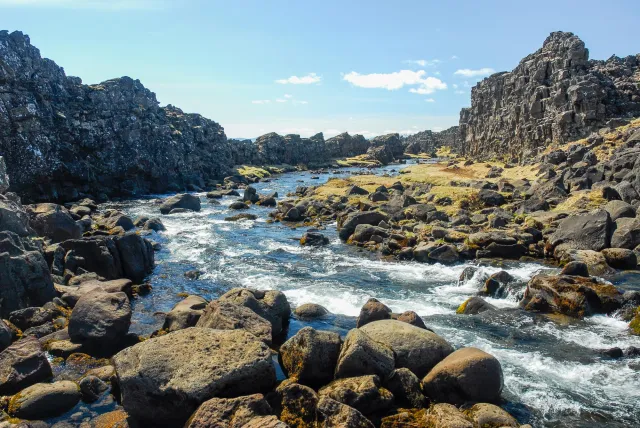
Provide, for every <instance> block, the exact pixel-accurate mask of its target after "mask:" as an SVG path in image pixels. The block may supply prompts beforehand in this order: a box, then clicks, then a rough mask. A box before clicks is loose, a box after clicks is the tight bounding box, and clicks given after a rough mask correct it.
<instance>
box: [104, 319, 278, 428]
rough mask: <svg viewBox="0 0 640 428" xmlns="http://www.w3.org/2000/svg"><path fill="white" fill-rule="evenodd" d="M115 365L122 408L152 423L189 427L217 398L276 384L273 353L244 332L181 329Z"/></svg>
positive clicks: (126, 355)
mask: <svg viewBox="0 0 640 428" xmlns="http://www.w3.org/2000/svg"><path fill="white" fill-rule="evenodd" d="M113 363H114V366H115V368H116V373H117V377H118V385H119V387H120V391H121V394H122V406H123V407H124V409H125V411H126V412H127V413H128V414H129V415H131V416H132V417H134V418H136V419H137V420H139V421H140V422H145V423H147V424H163V425H168V424H174V426H178V425H181V424H184V423H185V421H186V420H187V419H188V418H189V416H191V415H192V414H193V412H194V411H195V410H196V408H197V407H198V406H199V405H200V404H202V403H204V402H205V401H207V400H209V399H211V398H213V397H238V396H241V395H247V394H254V393H261V392H265V391H267V390H269V389H271V388H272V387H273V386H274V384H275V380H276V378H275V368H274V366H273V361H272V359H271V351H270V350H269V348H268V347H267V345H265V344H264V343H263V342H261V341H260V340H258V339H257V338H256V337H255V336H253V335H252V334H250V333H247V332H245V331H243V330H213V329H209V328H197V327H191V328H187V329H184V330H178V331H175V332H173V333H169V334H166V335H163V336H159V337H155V338H153V339H149V340H146V341H144V342H141V343H139V344H137V345H134V346H132V347H129V348H126V349H124V350H122V351H120V352H119V353H118V354H116V355H115V356H114V357H113Z"/></svg>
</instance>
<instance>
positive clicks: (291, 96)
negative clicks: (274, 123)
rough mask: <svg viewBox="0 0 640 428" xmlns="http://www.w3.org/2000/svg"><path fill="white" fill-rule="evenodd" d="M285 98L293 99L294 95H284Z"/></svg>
mask: <svg viewBox="0 0 640 428" xmlns="http://www.w3.org/2000/svg"><path fill="white" fill-rule="evenodd" d="M284 97H285V98H293V95H289V94H284Z"/></svg>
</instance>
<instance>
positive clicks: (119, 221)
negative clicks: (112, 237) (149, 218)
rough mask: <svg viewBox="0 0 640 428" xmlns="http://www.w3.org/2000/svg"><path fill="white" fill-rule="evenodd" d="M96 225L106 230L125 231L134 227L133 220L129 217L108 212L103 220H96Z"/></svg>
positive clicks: (118, 212) (115, 212)
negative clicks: (119, 229)
mask: <svg viewBox="0 0 640 428" xmlns="http://www.w3.org/2000/svg"><path fill="white" fill-rule="evenodd" d="M96 224H97V225H98V226H100V227H101V228H103V229H106V230H111V229H115V228H116V227H121V228H123V229H124V230H125V231H127V230H131V229H133V228H134V227H135V225H134V223H133V220H131V217H129V216H127V215H126V214H124V213H122V212H120V211H112V212H109V213H108V215H105V216H104V217H103V218H101V219H99V220H97V221H96Z"/></svg>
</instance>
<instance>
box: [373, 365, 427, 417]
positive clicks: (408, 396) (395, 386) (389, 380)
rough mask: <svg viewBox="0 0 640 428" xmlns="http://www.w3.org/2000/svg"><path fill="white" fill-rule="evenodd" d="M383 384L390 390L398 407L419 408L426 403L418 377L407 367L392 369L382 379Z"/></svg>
mask: <svg viewBox="0 0 640 428" xmlns="http://www.w3.org/2000/svg"><path fill="white" fill-rule="evenodd" d="M383 386H384V387H385V388H387V389H388V390H389V391H391V393H392V394H393V397H394V401H395V403H396V405H397V406H399V407H405V408H413V409H420V408H422V407H424V406H425V404H426V403H427V399H426V398H425V396H424V394H423V393H422V388H421V386H420V379H418V376H416V375H415V374H413V372H412V371H411V370H409V369H405V368H401V369H395V370H393V371H392V372H391V373H390V374H389V375H388V376H387V377H386V378H385V379H384V383H383Z"/></svg>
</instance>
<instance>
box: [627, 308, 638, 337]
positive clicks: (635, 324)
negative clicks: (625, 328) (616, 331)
mask: <svg viewBox="0 0 640 428" xmlns="http://www.w3.org/2000/svg"><path fill="white" fill-rule="evenodd" d="M629 328H630V329H631V333H632V334H635V335H638V336H640V306H638V309H637V310H636V316H635V317H634V318H633V319H632V320H631V322H630V323H629Z"/></svg>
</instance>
